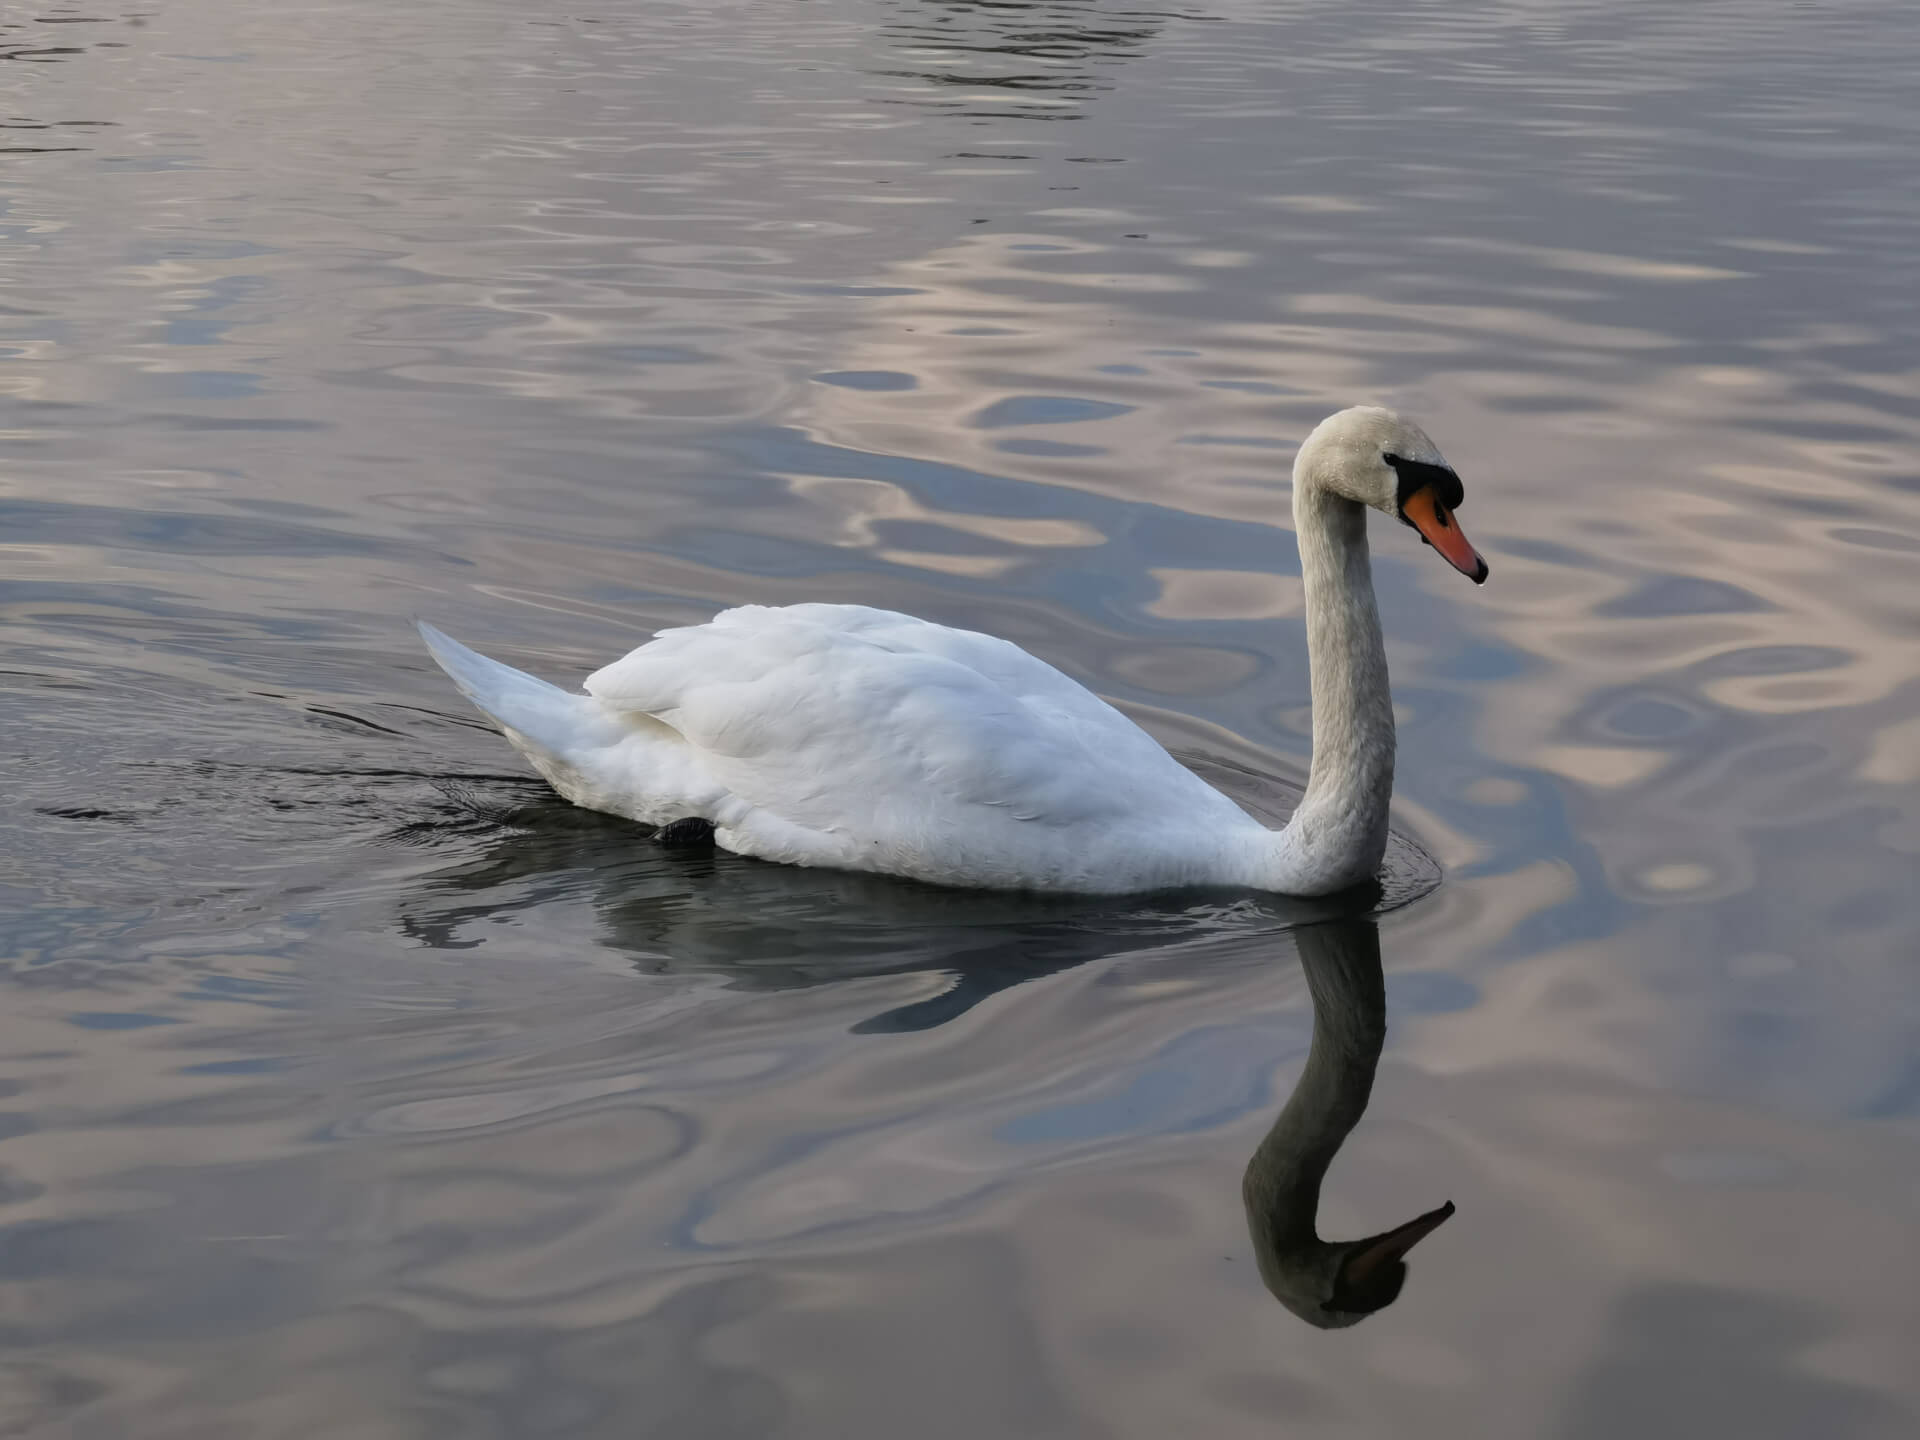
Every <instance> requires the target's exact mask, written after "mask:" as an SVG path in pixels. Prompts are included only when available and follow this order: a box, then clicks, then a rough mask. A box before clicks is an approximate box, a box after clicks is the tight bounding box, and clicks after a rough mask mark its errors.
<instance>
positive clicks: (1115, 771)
mask: <svg viewBox="0 0 1920 1440" xmlns="http://www.w3.org/2000/svg"><path fill="white" fill-rule="evenodd" d="M586 689H587V692H588V693H589V694H590V695H591V696H592V697H593V698H594V699H595V700H597V701H598V702H600V704H601V705H602V706H605V707H607V708H609V709H611V710H613V711H616V712H619V713H623V714H626V715H629V716H632V717H634V718H635V719H638V717H640V716H647V717H651V718H652V719H654V720H657V721H660V722H662V723H664V724H665V725H667V726H670V727H671V728H672V730H673V731H674V732H676V733H677V734H678V736H680V737H681V739H682V740H683V741H684V743H685V744H686V745H687V746H688V747H690V748H691V750H692V751H693V753H694V754H695V755H696V756H697V757H698V760H699V764H700V767H701V768H702V770H703V771H704V774H705V776H706V777H707V778H708V779H709V780H710V781H711V782H712V785H713V786H714V787H715V788H716V789H717V790H719V791H723V792H724V793H725V796H726V800H725V802H724V803H723V804H721V805H720V806H719V807H717V808H718V810H719V813H717V814H715V815H712V816H710V817H709V818H713V819H714V820H715V821H716V822H717V823H718V824H719V825H720V826H721V827H722V828H723V832H729V833H726V834H725V837H724V838H726V839H727V840H728V841H729V843H732V844H733V845H734V848H738V849H742V850H745V851H746V852H747V853H751V854H759V855H763V856H765V857H766V858H769V859H784V860H790V861H798V862H800V863H812V864H835V865H845V866H849V867H851V868H856V869H885V870H889V871H892V872H894V873H906V874H914V875H919V876H920V877H921V878H925V879H932V880H944V881H947V882H949V883H958V884H976V885H977V884H1002V885H1015V886H1035V885H1036V884H1037V885H1039V886H1041V887H1042V888H1056V887H1057V888H1095V889H1105V888H1124V887H1118V886H1110V885H1108V884H1092V883H1090V882H1091V881H1092V880H1093V879H1094V878H1095V876H1094V872H1095V871H1096V870H1099V869H1106V870H1112V869H1114V868H1115V867H1116V866H1118V867H1120V868H1122V869H1124V868H1125V866H1126V863H1127V862H1126V861H1125V860H1124V859H1122V858H1119V857H1121V856H1122V855H1123V854H1124V853H1125V852H1128V851H1132V852H1134V853H1136V854H1138V855H1139V856H1140V863H1141V864H1147V865H1151V864H1155V863H1159V862H1158V860H1156V859H1155V858H1154V857H1153V856H1151V855H1149V854H1148V853H1147V852H1149V851H1153V852H1158V851H1159V850H1161V849H1163V848H1166V847H1165V845H1164V844H1163V838H1164V839H1166V840H1174V839H1176V838H1177V837H1163V832H1164V831H1165V830H1166V829H1167V827H1169V826H1172V827H1180V828H1185V827H1200V828H1202V829H1207V828H1209V827H1213V828H1219V827H1224V828H1226V829H1229V830H1231V829H1237V828H1242V827H1244V826H1246V825H1248V824H1251V823H1252V822H1251V821H1249V820H1248V819H1247V818H1246V817H1245V816H1244V815H1243V814H1242V813H1241V811H1240V810H1239V809H1238V807H1236V806H1235V805H1234V804H1233V803H1232V802H1231V801H1229V800H1227V799H1226V798H1225V797H1224V796H1222V795H1220V794H1219V793H1218V792H1217V791H1215V790H1213V789H1212V788H1211V787H1209V786H1207V785H1206V784H1205V783H1204V782H1202V781H1200V780H1199V779H1197V778H1196V777H1195V776H1193V775H1192V774H1191V773H1190V772H1189V771H1187V770H1186V769H1185V768H1184V767H1182V766H1181V765H1180V764H1179V762H1177V761H1175V760H1174V759H1173V758H1172V757H1171V756H1170V755H1168V754H1167V752H1166V751H1165V750H1164V749H1162V748H1161V746H1160V745H1159V744H1158V743H1157V742H1156V741H1154V740H1153V738H1152V737H1151V736H1149V735H1147V734H1146V733H1145V732H1144V731H1142V730H1141V729H1140V728H1139V727H1138V726H1136V725H1135V724H1133V722H1132V721H1130V720H1128V719H1127V718H1126V717H1125V716H1123V715H1121V714H1120V713H1119V712H1118V711H1116V710H1115V709H1113V707H1112V706H1110V705H1108V704H1107V703H1106V702H1105V701H1103V700H1101V699H1100V698H1099V697H1097V696H1095V695H1094V694H1092V693H1091V692H1090V691H1088V690H1087V689H1086V688H1085V687H1084V686H1082V685H1080V684H1078V683H1077V682H1075V681H1073V680H1071V679H1069V678H1068V677H1067V676H1065V675H1063V674H1061V673H1060V672H1059V671H1058V670H1055V669H1054V668H1053V667H1052V666H1050V665H1047V664H1046V663H1044V662H1043V661H1041V660H1038V659H1036V658H1035V657H1033V656H1032V655H1029V654H1027V653H1026V652H1025V651H1024V650H1022V649H1020V648H1019V647H1018V646H1017V645H1013V644H1011V643H1009V642H1008V641H1005V640H999V639H996V638H994V637H992V636H989V635H981V634H976V633H974V632H971V631H965V630H954V629H949V628H948V627H946V626H942V625H934V624H930V623H929V622H927V621H924V620H916V619H914V618H912V617H911V616H907V615H900V614H895V613H893V612H890V611H885V610H873V609H868V608H866V607H864V606H856V605H795V606H790V607H784V608H778V609H775V608H769V607H764V606H745V607H742V608H740V609H736V610H729V611H726V612H724V613H723V614H721V615H718V616H716V617H715V618H714V619H713V620H711V621H709V622H708V623H706V624H704V625H695V626H689V627H686V628H684V629H678V630H668V631H663V632H662V633H661V634H659V635H658V636H656V637H655V638H654V639H653V640H652V641H650V642H649V643H647V644H645V645H643V646H641V647H640V648H639V649H637V650H635V651H634V652H633V653H632V654H630V655H628V656H626V657H625V658H624V659H621V660H617V661H615V662H614V663H613V664H611V665H608V666H606V667H605V668H603V669H601V670H599V671H597V672H595V673H594V674H593V675H592V676H590V677H589V678H588V679H587V682H586ZM635 759H636V762H639V761H640V757H638V756H636V757H635ZM633 783H634V784H635V785H642V784H644V783H645V781H644V777H641V776H637V775H636V776H635V777H634V780H633ZM1173 848H1174V849H1176V850H1182V851H1192V850H1193V849H1194V838H1193V837H1191V836H1189V837H1186V838H1184V839H1178V843H1176V844H1174V845H1173ZM1049 882H1051V883H1049Z"/></svg>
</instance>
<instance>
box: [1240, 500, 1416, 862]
mask: <svg viewBox="0 0 1920 1440" xmlns="http://www.w3.org/2000/svg"><path fill="white" fill-rule="evenodd" d="M1293 518H1294V528H1295V531H1296V533H1297V535H1298V537H1299V542H1300V575H1301V580H1302V582H1303V584H1304V588H1305V592H1306V619H1307V663H1308V667H1309V669H1310V671H1311V675H1312V680H1313V768H1312V770H1311V771H1310V772H1309V774H1308V777H1307V793H1306V795H1305V797H1304V798H1303V799H1302V800H1301V802H1300V808H1299V809H1298V810H1297V811H1296V812H1295V813H1294V817H1293V819H1292V821H1291V822H1290V823H1289V824H1288V826H1287V828H1286V830H1285V831H1283V832H1282V833H1281V835H1280V836H1279V837H1277V840H1276V842H1275V847H1274V848H1275V853H1274V855H1273V856H1272V863H1273V865H1274V866H1275V867H1276V868H1278V869H1279V870H1280V871H1282V874H1281V875H1280V876H1279V877H1278V879H1279V881H1280V883H1279V884H1277V885H1275V886H1274V888H1277V889H1281V890H1285V891H1287V892H1289V893H1291V894H1302V895H1312V894H1327V893H1330V892H1331V891H1335V890H1340V889H1344V888H1346V887H1347V886H1349V885H1356V884H1359V883H1360V882H1362V881H1365V880H1369V879H1371V878H1373V876H1374V875H1375V874H1376V873H1377V872H1378V870H1379V868H1380V861H1381V859H1382V857H1383V856H1385V854H1386V850H1387V806H1388V802H1389V801H1390V800H1391V799H1392V797H1393V697H1392V695H1391V693H1390V692H1389V690H1388V686H1387V655H1386V648H1385V646H1384V645H1383V644H1382V642H1381V639H1380V612H1379V610H1378V609H1377V608H1376V607H1375V604H1374V599H1373V570H1372V566H1371V564H1370V563H1369V560H1368V555H1367V512H1366V510H1365V508H1364V507H1362V506H1360V505H1358V504H1356V503H1355V502H1354V501H1352V500H1348V499H1346V498H1344V497H1343V496H1340V495H1337V494H1335V493H1334V492H1333V491H1331V490H1329V489H1328V488H1326V487H1325V486H1324V485H1322V484H1321V483H1320V481H1319V480H1318V478H1317V477H1316V476H1315V475H1314V474H1313V473H1312V472H1307V473H1304V474H1303V473H1299V472H1296V473H1295V475H1294V487H1293ZM1269 883H1272V877H1269Z"/></svg>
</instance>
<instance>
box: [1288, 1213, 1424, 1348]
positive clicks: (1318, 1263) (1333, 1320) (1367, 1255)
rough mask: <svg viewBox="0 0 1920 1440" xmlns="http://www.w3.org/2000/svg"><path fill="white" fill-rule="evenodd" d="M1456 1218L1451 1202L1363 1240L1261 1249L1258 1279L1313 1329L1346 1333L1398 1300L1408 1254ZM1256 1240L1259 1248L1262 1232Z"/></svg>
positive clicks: (1404, 1278) (1312, 1241)
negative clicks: (1343, 1331) (1265, 1283)
mask: <svg viewBox="0 0 1920 1440" xmlns="http://www.w3.org/2000/svg"><path fill="white" fill-rule="evenodd" d="M1452 1214H1453V1202H1452V1201H1451V1200H1449V1201H1448V1202H1447V1203H1446V1204H1444V1205H1442V1206H1441V1207H1440V1208H1439V1209H1438V1210H1429V1211H1428V1212H1427V1213H1426V1214H1424V1215H1421V1216H1418V1217H1416V1218H1414V1219H1412V1220H1409V1221H1408V1222H1407V1223H1406V1224H1404V1225H1399V1226H1396V1227H1395V1228H1394V1229H1392V1230H1389V1231H1387V1232H1386V1233H1385V1234H1382V1235H1369V1236H1368V1237H1367V1238H1366V1239H1364V1240H1320V1239H1317V1238H1315V1239H1311V1240H1309V1241H1308V1243H1306V1244H1304V1245H1298V1244H1296V1245H1294V1246H1290V1247H1287V1249H1286V1250H1284V1251H1283V1250H1281V1249H1279V1248H1278V1247H1272V1248H1263V1249H1261V1250H1260V1251H1259V1261H1260V1275H1261V1278H1262V1279H1263V1280H1265V1281H1266V1282H1267V1289H1268V1290H1269V1291H1271V1292H1272V1294H1273V1297H1274V1298H1275V1299H1276V1300H1278V1301H1279V1302H1280V1303H1281V1304H1282V1305H1284V1306H1286V1307H1287V1309H1289V1310H1291V1311H1292V1312H1293V1313H1294V1314H1295V1315H1297V1316H1299V1317H1300V1318H1301V1319H1302V1320H1304V1321H1306V1322H1307V1323H1308V1324H1309V1325H1312V1326H1313V1327H1315V1328H1316V1329H1319V1330H1344V1329H1346V1327H1347V1326H1349V1325H1358V1324H1359V1323H1360V1322H1361V1321H1362V1320H1364V1319H1366V1318H1367V1317H1368V1316H1369V1315H1371V1314H1373V1313H1374V1312H1375V1311H1376V1310H1384V1309H1386V1308H1387V1306H1389V1305H1391V1304H1392V1303H1393V1302H1394V1301H1396V1300H1398V1299H1399V1298H1400V1290H1401V1287H1402V1286H1404V1285H1405V1284H1406V1283H1407V1260H1406V1256H1407V1252H1408V1251H1409V1250H1411V1249H1412V1248H1413V1247H1414V1246H1415V1245H1417V1244H1419V1243H1420V1242H1421V1241H1422V1240H1424V1239H1426V1237H1427V1236H1429V1235H1431V1234H1432V1233H1433V1232H1434V1231H1435V1230H1437V1229H1439V1228H1440V1225H1441V1223H1442V1222H1443V1221H1445V1220H1446V1219H1447V1218H1448V1217H1449V1216H1451V1215H1452ZM1253 1238H1254V1244H1255V1246H1256V1247H1260V1246H1261V1241H1262V1239H1263V1237H1262V1235H1261V1233H1260V1232H1259V1230H1258V1229H1256V1230H1255V1231H1254V1237H1253ZM1269 1245H1270V1246H1271V1242H1269Z"/></svg>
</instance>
